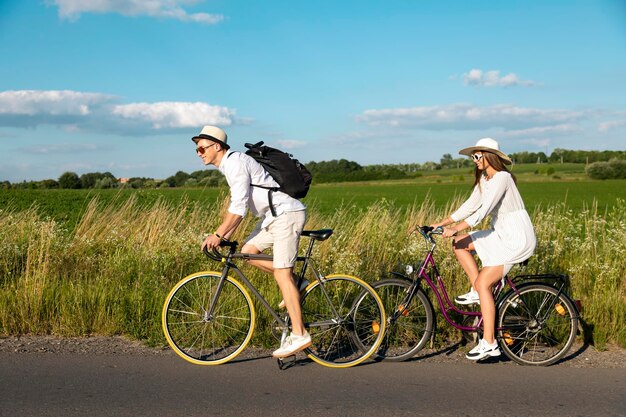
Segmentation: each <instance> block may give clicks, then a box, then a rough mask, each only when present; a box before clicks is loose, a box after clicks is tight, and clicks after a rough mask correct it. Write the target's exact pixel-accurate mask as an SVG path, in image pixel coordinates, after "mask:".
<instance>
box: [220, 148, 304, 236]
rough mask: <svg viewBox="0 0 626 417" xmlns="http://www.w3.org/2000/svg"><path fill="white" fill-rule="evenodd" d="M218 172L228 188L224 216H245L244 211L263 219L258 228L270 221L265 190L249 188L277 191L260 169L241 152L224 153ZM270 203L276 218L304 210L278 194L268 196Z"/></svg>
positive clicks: (269, 176) (293, 200) (292, 200)
mask: <svg viewBox="0 0 626 417" xmlns="http://www.w3.org/2000/svg"><path fill="white" fill-rule="evenodd" d="M218 169H219V171H220V172H221V173H222V174H224V176H225V177H226V182H228V186H229V187H230V206H229V207H228V212H229V213H232V214H237V215H239V216H242V217H243V216H245V215H246V212H247V210H248V209H250V211H251V212H252V214H254V215H255V216H257V217H265V218H264V219H263V224H262V227H266V226H267V225H269V224H270V223H271V221H272V220H273V218H274V217H273V216H272V213H271V211H270V206H269V199H268V190H266V189H264V188H259V187H253V186H252V184H255V185H262V186H265V187H279V185H278V183H277V182H276V181H275V180H274V178H272V176H271V175H270V174H268V173H267V171H265V169H264V168H263V166H262V165H261V164H259V163H258V162H257V161H255V160H254V159H253V158H252V157H250V156H248V155H246V154H245V153H243V152H234V151H231V150H228V151H227V152H226V153H225V154H224V157H223V158H222V161H221V162H220V166H219V168H218ZM272 202H273V205H274V209H275V210H276V215H277V216H280V215H281V214H282V213H284V212H287V211H300V210H305V209H306V207H305V205H304V204H302V202H301V201H300V200H297V199H295V198H293V197H291V196H289V195H287V194H285V193H283V192H281V191H274V192H273V193H272Z"/></svg>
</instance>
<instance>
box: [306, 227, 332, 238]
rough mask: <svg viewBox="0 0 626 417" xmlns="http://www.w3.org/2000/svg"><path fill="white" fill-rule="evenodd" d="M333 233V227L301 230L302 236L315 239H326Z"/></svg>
mask: <svg viewBox="0 0 626 417" xmlns="http://www.w3.org/2000/svg"><path fill="white" fill-rule="evenodd" d="M332 234H333V229H320V230H303V231H302V236H307V237H310V238H312V239H315V240H326V239H328V238H329V237H331V235H332Z"/></svg>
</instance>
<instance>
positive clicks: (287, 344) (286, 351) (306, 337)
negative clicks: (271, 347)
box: [272, 332, 311, 358]
mask: <svg viewBox="0 0 626 417" xmlns="http://www.w3.org/2000/svg"><path fill="white" fill-rule="evenodd" d="M309 346H311V335H310V334H309V332H305V333H304V334H303V335H302V336H298V335H295V334H293V333H291V334H290V335H289V336H287V338H286V339H285V341H284V342H283V344H282V345H281V346H280V347H279V348H278V349H276V350H275V351H274V353H272V356H273V357H275V358H286V357H287V356H291V355H293V354H295V353H296V352H300V351H301V350H304V349H306V348H308V347H309Z"/></svg>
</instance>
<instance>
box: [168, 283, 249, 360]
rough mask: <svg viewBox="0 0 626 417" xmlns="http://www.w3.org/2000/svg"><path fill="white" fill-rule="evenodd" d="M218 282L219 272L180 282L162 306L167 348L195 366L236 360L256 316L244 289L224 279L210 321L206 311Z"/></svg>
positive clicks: (245, 342) (247, 340)
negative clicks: (168, 346)
mask: <svg viewBox="0 0 626 417" xmlns="http://www.w3.org/2000/svg"><path fill="white" fill-rule="evenodd" d="M220 279H221V274H220V273H219V272H199V273H196V274H192V275H189V276H188V277H186V278H183V279H182V280H181V281H180V282H178V284H176V285H175V286H174V288H172V290H171V291H170V293H169V295H168V296H167V298H166V299H165V303H164V304H163V312H162V314H161V324H162V327H163V333H164V334H165V338H166V339H167V342H168V344H169V345H170V347H171V348H172V350H173V351H174V352H176V354H177V355H178V356H180V357H181V358H183V359H185V360H186V361H188V362H191V363H194V364H196V365H219V364H222V363H226V362H228V361H229V360H231V359H233V358H234V357H236V356H237V355H238V354H239V353H240V352H241V351H242V350H243V349H244V348H245V347H246V346H247V344H248V343H249V342H250V339H251V338H252V333H253V331H254V326H255V322H256V313H255V310H254V305H253V303H252V299H251V298H250V295H249V294H248V292H247V291H246V289H245V287H244V286H243V285H242V284H241V283H239V282H238V281H236V280H234V279H233V278H231V277H226V279H225V280H224V285H223V286H222V290H221V293H220V295H219V298H218V300H217V304H216V306H215V310H214V312H213V315H212V317H208V313H207V309H208V308H209V305H210V303H211V300H212V298H213V294H215V291H216V289H217V285H218V283H219V281H220Z"/></svg>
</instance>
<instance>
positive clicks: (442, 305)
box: [397, 231, 517, 332]
mask: <svg viewBox="0 0 626 417" xmlns="http://www.w3.org/2000/svg"><path fill="white" fill-rule="evenodd" d="M420 233H422V236H424V238H426V239H428V240H429V241H430V244H431V247H430V249H429V250H428V252H427V253H426V257H425V258H424V261H423V262H422V263H421V266H420V269H419V271H418V272H417V274H416V276H415V279H414V280H413V283H414V285H413V287H412V290H411V292H410V294H409V295H408V298H407V301H406V302H405V305H409V304H410V301H411V300H412V299H413V297H414V296H415V293H416V292H417V291H418V289H421V285H420V280H424V281H425V282H426V283H427V284H428V286H429V287H430V289H431V290H432V291H433V293H434V294H435V296H436V297H437V301H438V303H439V309H440V311H441V313H442V314H443V317H444V319H445V320H446V321H447V322H448V324H450V325H451V326H453V327H455V328H457V329H459V330H461V331H464V332H475V331H477V330H478V329H480V328H481V327H482V321H483V320H482V314H481V313H480V311H466V310H461V309H459V308H458V307H456V306H455V305H454V304H453V303H452V301H451V300H450V297H449V296H448V292H447V290H446V287H445V284H444V281H443V278H442V277H441V274H439V270H438V269H437V265H436V263H435V258H434V256H433V252H434V250H435V247H436V246H437V243H436V242H435V241H434V239H433V238H432V236H429V235H426V234H424V233H423V232H421V231H420ZM428 270H430V271H433V273H434V275H435V278H434V279H431V278H430V276H429V275H428V273H427V271H428ZM397 275H400V276H404V275H402V274H397ZM407 278H408V277H407ZM504 283H506V284H508V285H509V287H510V288H511V289H512V290H513V291H516V292H517V287H516V286H515V284H514V283H513V281H512V280H511V279H510V278H509V277H508V275H507V276H505V277H504V279H502V280H500V281H498V282H497V283H496V284H495V287H494V289H493V295H494V301H496V303H497V299H498V297H499V296H500V294H501V292H502V289H503V288H504ZM451 311H452V312H455V313H457V314H460V315H462V316H466V317H475V318H478V322H477V323H476V324H475V325H473V326H464V325H463V324H459V323H457V322H456V321H454V319H453V318H452V317H450V314H449V313H450V312H451ZM496 330H499V329H496Z"/></svg>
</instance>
